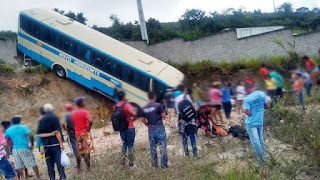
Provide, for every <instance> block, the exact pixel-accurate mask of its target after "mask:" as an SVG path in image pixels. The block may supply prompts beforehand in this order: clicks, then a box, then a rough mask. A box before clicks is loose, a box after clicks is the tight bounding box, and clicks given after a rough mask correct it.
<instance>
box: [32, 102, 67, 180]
mask: <svg viewBox="0 0 320 180" xmlns="http://www.w3.org/2000/svg"><path fill="white" fill-rule="evenodd" d="M43 110H44V112H45V113H46V114H45V115H44V117H43V118H42V119H41V120H40V122H39V125H38V130H37V134H38V136H39V137H40V138H41V142H42V144H43V147H44V152H45V157H46V163H47V167H48V175H49V177H50V180H55V171H54V164H56V165H57V168H58V172H59V176H60V179H61V180H65V179H66V174H65V173H64V167H63V166H62V165H61V163H60V161H61V150H64V146H63V144H62V135H61V132H60V130H61V126H60V121H59V118H58V117H57V116H56V115H55V114H54V113H53V112H52V110H53V107H52V105H51V104H45V105H44V106H43Z"/></svg>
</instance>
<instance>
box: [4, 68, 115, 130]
mask: <svg viewBox="0 0 320 180" xmlns="http://www.w3.org/2000/svg"><path fill="white" fill-rule="evenodd" d="M78 96H84V97H86V98H87V108H88V109H89V110H90V112H91V114H92V116H93V119H94V120H96V121H100V120H105V119H107V118H108V117H109V114H110V109H111V107H112V105H113V102H112V101H111V100H109V99H107V98H106V97H104V96H101V95H100V94H98V93H96V92H93V91H91V90H89V89H86V88H85V87H83V86H81V85H79V84H77V83H75V82H73V81H71V80H65V79H60V78H58V77H56V76H55V75H54V74H53V73H48V74H24V73H17V74H14V75H0V121H3V120H11V118H12V117H13V116H14V115H22V116H23V117H24V118H23V124H26V125H27V126H29V127H30V128H31V129H32V130H35V128H36V126H37V124H38V121H39V120H40V118H41V117H40V115H39V108H40V107H42V106H43V105H44V104H45V103H51V104H52V105H53V107H54V108H55V109H54V111H55V113H56V114H57V115H58V116H59V117H60V118H61V117H62V116H63V115H64V113H65V109H64V106H65V104H67V103H73V101H74V99H75V98H76V97H78Z"/></svg>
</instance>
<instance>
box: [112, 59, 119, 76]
mask: <svg viewBox="0 0 320 180" xmlns="http://www.w3.org/2000/svg"><path fill="white" fill-rule="evenodd" d="M118 65H119V63H118V62H116V61H111V75H113V76H115V75H116V73H117V69H118Z"/></svg>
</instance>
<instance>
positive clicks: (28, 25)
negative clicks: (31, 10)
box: [20, 16, 32, 34]
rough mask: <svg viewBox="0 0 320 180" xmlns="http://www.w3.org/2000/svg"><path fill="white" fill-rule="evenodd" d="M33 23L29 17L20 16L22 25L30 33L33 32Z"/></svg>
mask: <svg viewBox="0 0 320 180" xmlns="http://www.w3.org/2000/svg"><path fill="white" fill-rule="evenodd" d="M31 23H32V22H31V21H30V20H29V19H28V18H26V17H24V16H20V27H21V28H22V29H23V30H24V31H25V32H27V33H28V34H31Z"/></svg>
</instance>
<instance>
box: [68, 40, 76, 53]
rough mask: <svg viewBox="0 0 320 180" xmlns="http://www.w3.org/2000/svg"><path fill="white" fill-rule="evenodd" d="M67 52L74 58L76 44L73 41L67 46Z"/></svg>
mask: <svg viewBox="0 0 320 180" xmlns="http://www.w3.org/2000/svg"><path fill="white" fill-rule="evenodd" d="M69 52H70V54H71V55H72V56H74V57H76V52H77V43H76V42H75V41H73V40H70V44H69Z"/></svg>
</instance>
